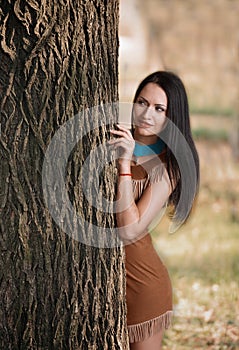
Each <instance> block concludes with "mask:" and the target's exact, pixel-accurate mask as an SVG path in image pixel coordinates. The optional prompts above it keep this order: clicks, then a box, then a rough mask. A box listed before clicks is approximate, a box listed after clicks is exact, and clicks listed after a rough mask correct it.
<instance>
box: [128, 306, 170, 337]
mask: <svg viewBox="0 0 239 350" xmlns="http://www.w3.org/2000/svg"><path fill="white" fill-rule="evenodd" d="M172 315H173V311H167V312H165V313H164V314H163V315H161V316H159V317H156V318H153V319H152V320H149V321H145V322H142V323H138V324H135V325H130V326H128V335H129V342H130V343H136V342H140V341H143V340H146V339H147V338H150V337H152V336H153V335H154V334H156V333H157V332H159V331H160V330H161V329H168V328H169V327H170V325H171V320H172Z"/></svg>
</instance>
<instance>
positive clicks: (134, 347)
mask: <svg viewBox="0 0 239 350" xmlns="http://www.w3.org/2000/svg"><path fill="white" fill-rule="evenodd" d="M162 339H163V330H162V331H160V332H159V333H156V334H155V335H153V336H152V337H150V338H148V339H146V340H145V341H142V342H137V343H130V350H160V349H161V343H162Z"/></svg>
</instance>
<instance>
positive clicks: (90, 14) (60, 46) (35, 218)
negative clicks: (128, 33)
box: [0, 0, 128, 350]
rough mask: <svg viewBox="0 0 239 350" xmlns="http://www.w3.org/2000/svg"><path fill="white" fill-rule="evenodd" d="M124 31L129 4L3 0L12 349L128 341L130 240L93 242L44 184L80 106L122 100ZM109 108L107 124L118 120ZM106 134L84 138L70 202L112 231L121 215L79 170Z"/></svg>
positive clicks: (6, 276) (4, 294)
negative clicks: (103, 206)
mask: <svg viewBox="0 0 239 350" xmlns="http://www.w3.org/2000/svg"><path fill="white" fill-rule="evenodd" d="M117 28H118V0H113V1H107V2H106V1H102V0H89V1H85V0H76V1H73V0H65V1H61V0H52V1H46V0H40V1H35V0H25V1H23V0H17V1H14V0H8V1H7V0H3V1H2V2H1V5H0V31H1V49H0V62H1V65H0V70H1V72H0V106H1V137H0V157H1V160H0V161H1V166H0V176H1V182H0V230H1V237H0V240H1V244H0V247H1V271H0V281H1V286H0V303H1V308H0V319H1V324H0V347H1V349H6V348H7V349H74V350H75V349H127V348H128V343H127V333H126V318H125V298H124V293H125V279H124V252H123V249H122V247H121V246H116V247H111V248H104V247H103V248H99V247H97V246H95V247H93V246H90V245H87V244H84V242H83V243H82V242H80V241H79V240H77V239H74V238H75V237H71V235H68V234H67V233H66V232H64V231H63V230H62V229H61V227H59V225H58V224H57V223H56V222H55V221H54V220H53V218H52V217H51V215H50V212H49V208H48V207H47V205H46V201H45V199H44V193H43V188H42V169H43V164H44V157H45V154H46V152H47V149H48V146H49V144H50V142H51V140H52V138H53V136H54V134H55V133H56V131H57V130H59V129H60V128H61V127H62V126H63V125H64V124H65V123H66V122H67V121H69V120H70V119H71V118H72V117H73V116H74V115H76V114H77V113H78V112H79V111H82V110H83V111H85V109H86V108H89V107H92V106H98V105H102V104H107V103H110V102H112V101H113V102H116V101H117V99H118V92H117V83H118V71H117V59H118V38H117ZM85 115H86V114H85V113H82V114H79V118H80V124H79V125H83V124H84V123H85V122H86V120H87V119H85ZM102 116H104V118H105V121H104V122H105V125H106V124H112V123H113V122H114V118H116V117H114V116H112V115H111V114H108V115H107V114H106V115H104V113H102V114H100V117H101V118H102ZM96 122H97V120H96ZM106 131H107V126H105V127H104V126H102V127H101V128H98V129H97V128H96V130H92V131H91V132H89V133H88V134H87V135H84V137H83V138H82V140H80V141H79V142H78V144H77V147H75V149H74V152H72V153H71V156H70V157H69V161H68V165H67V171H66V174H67V175H66V179H67V182H66V186H67V191H68V193H69V197H70V198H71V201H72V202H74V204H75V205H76V207H77V208H78V210H79V211H80V212H81V215H84V216H85V220H86V221H88V222H91V223H95V224H96V225H97V224H99V226H101V227H102V228H103V229H104V227H106V226H107V227H109V228H111V227H113V226H114V223H115V222H114V216H113V214H112V213H108V214H106V213H104V212H101V211H100V210H97V209H95V208H93V209H92V206H91V205H90V203H88V202H87V200H86V198H85V196H84V195H82V194H81V193H80V192H79V191H80V189H79V188H80V187H79V185H80V184H79V179H78V175H79V171H80V169H81V166H82V164H83V163H84V161H85V159H86V156H87V154H89V152H90V151H91V149H92V147H93V145H95V144H96V143H100V142H102V141H104V140H105V139H106V135H107V134H106ZM55 157H56V158H57V149H55ZM94 169H96V171H97V164H95V168H93V171H94ZM90 179H92V174H89V181H90ZM101 186H102V188H103V189H104V191H103V192H104V196H105V197H106V198H108V199H112V198H113V195H114V167H111V166H109V167H108V168H106V169H105V171H104V172H103V173H102V177H101ZM89 189H90V187H89ZM55 201H56V205H57V198H56V199H55Z"/></svg>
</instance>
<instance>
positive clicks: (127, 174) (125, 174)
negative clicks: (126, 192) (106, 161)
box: [119, 173, 132, 176]
mask: <svg viewBox="0 0 239 350" xmlns="http://www.w3.org/2000/svg"><path fill="white" fill-rule="evenodd" d="M119 176H132V174H130V173H124V174H123V173H120V174H119Z"/></svg>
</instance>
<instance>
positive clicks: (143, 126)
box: [138, 122, 152, 128]
mask: <svg viewBox="0 0 239 350" xmlns="http://www.w3.org/2000/svg"><path fill="white" fill-rule="evenodd" d="M151 126H152V124H148V123H145V122H140V123H138V127H139V128H150V127H151Z"/></svg>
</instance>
